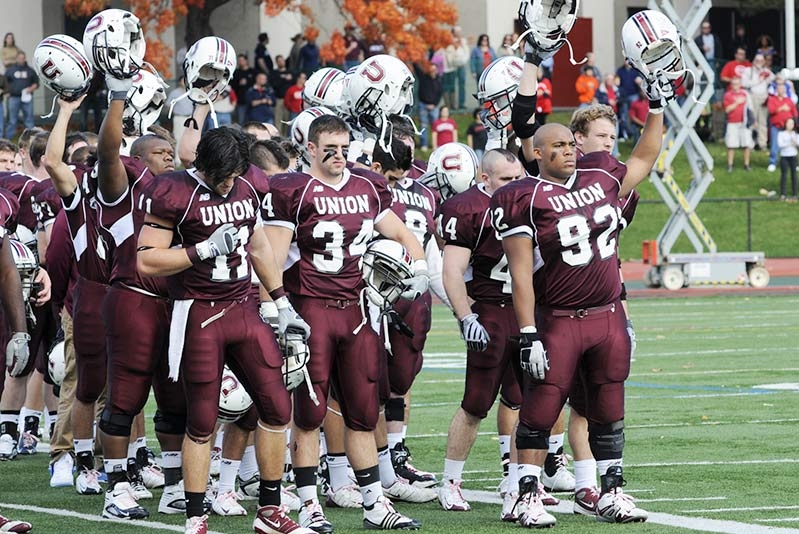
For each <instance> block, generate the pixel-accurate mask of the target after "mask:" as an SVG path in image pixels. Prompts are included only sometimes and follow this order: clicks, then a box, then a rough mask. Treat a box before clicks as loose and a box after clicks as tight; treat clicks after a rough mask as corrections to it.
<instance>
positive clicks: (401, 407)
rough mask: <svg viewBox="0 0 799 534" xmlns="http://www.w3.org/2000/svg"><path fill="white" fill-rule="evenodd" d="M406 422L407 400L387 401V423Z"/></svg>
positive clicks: (393, 399)
mask: <svg viewBox="0 0 799 534" xmlns="http://www.w3.org/2000/svg"><path fill="white" fill-rule="evenodd" d="M404 420H405V399H403V398H402V397H392V398H390V399H388V401H386V421H404Z"/></svg>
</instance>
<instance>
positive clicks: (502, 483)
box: [497, 475, 508, 499]
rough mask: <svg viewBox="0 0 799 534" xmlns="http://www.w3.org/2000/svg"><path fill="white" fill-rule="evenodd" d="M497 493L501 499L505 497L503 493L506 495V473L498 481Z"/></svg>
mask: <svg viewBox="0 0 799 534" xmlns="http://www.w3.org/2000/svg"><path fill="white" fill-rule="evenodd" d="M497 493H499V496H500V497H502V498H503V499H504V498H505V495H507V493H508V476H507V475H503V476H502V480H501V481H500V482H499V486H497Z"/></svg>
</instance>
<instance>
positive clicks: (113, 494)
mask: <svg viewBox="0 0 799 534" xmlns="http://www.w3.org/2000/svg"><path fill="white" fill-rule="evenodd" d="M149 516H150V513H149V512H148V511H147V510H145V509H144V508H142V507H141V506H139V504H138V503H137V502H136V497H135V495H134V494H133V488H131V486H130V484H129V483H128V482H119V483H118V484H117V485H115V486H114V489H113V490H110V491H106V492H105V504H104V505H103V517H106V518H109V519H144V518H146V517H149Z"/></svg>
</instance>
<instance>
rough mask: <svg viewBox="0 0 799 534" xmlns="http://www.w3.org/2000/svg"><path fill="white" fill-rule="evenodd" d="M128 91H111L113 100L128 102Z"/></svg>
mask: <svg viewBox="0 0 799 534" xmlns="http://www.w3.org/2000/svg"><path fill="white" fill-rule="evenodd" d="M127 98H128V92H127V91H111V100H127Z"/></svg>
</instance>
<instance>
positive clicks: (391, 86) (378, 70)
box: [343, 54, 416, 137]
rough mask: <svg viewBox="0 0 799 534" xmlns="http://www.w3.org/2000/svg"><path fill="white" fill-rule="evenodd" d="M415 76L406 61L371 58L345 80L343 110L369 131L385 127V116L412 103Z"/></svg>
mask: <svg viewBox="0 0 799 534" xmlns="http://www.w3.org/2000/svg"><path fill="white" fill-rule="evenodd" d="M415 82H416V79H415V78H414V77H413V74H412V73H411V71H410V70H408V67H406V66H405V63H403V62H402V61H400V60H399V59H397V58H395V57H393V56H389V55H386V54H379V55H376V56H373V57H370V58H369V59H367V60H366V61H364V62H363V63H361V64H360V65H359V66H358V67H356V68H355V69H354V70H351V71H348V72H347V75H346V77H345V79H344V97H343V107H344V113H345V114H346V115H349V116H351V117H353V118H355V119H357V120H358V123H359V124H360V125H361V126H363V127H364V128H365V129H366V130H368V131H370V132H371V133H380V134H381V137H383V134H384V133H385V130H386V123H387V122H388V120H387V117H388V115H392V114H402V113H404V112H405V111H406V108H408V107H409V106H413V84H414V83H415Z"/></svg>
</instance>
